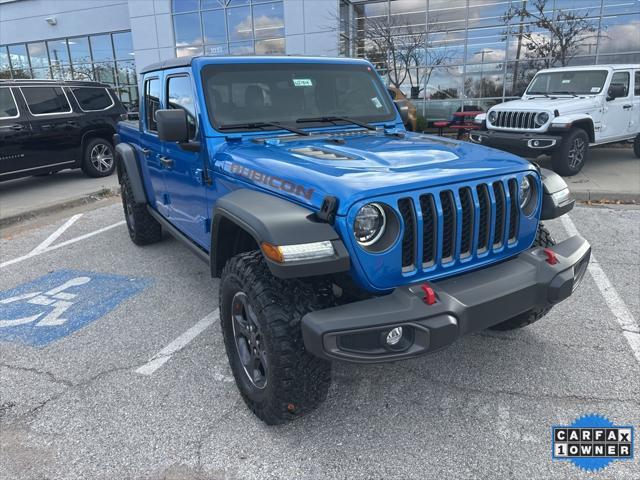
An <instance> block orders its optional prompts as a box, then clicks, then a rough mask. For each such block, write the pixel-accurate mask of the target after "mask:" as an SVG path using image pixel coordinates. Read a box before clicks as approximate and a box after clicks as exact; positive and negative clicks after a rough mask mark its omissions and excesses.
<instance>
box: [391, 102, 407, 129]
mask: <svg viewBox="0 0 640 480" xmlns="http://www.w3.org/2000/svg"><path fill="white" fill-rule="evenodd" d="M393 103H394V105H395V106H396V108H397V109H398V113H400V118H401V119H402V123H404V124H405V125H406V124H407V123H409V103H408V102H407V101H406V100H394V101H393Z"/></svg>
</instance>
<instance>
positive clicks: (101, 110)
mask: <svg viewBox="0 0 640 480" xmlns="http://www.w3.org/2000/svg"><path fill="white" fill-rule="evenodd" d="M67 88H68V89H69V91H70V92H71V95H73V98H74V99H75V101H76V103H77V104H78V108H79V109H80V110H81V111H82V112H85V113H89V112H104V111H105V110H109V109H110V108H112V107H113V106H114V105H115V104H116V102H115V100H114V99H113V97H112V96H111V93H110V92H109V89H108V88H106V87H96V86H93V85H89V86H86V87H84V86H73V87H69V86H67ZM74 88H76V89H80V88H99V89H102V90H104V91H105V92H106V94H107V97H109V100H111V105H109V106H108V107H105V108H99V109H97V110H85V109H84V108H82V105H81V104H80V101H79V100H78V97H77V96H76V92H74V91H73V89H74Z"/></svg>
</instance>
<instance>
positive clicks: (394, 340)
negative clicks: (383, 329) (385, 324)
mask: <svg viewBox="0 0 640 480" xmlns="http://www.w3.org/2000/svg"><path fill="white" fill-rule="evenodd" d="M400 340H402V327H396V328H394V329H392V330H391V331H389V333H387V345H389V346H394V345H397V344H398V342H400Z"/></svg>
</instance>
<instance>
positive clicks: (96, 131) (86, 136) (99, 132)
mask: <svg viewBox="0 0 640 480" xmlns="http://www.w3.org/2000/svg"><path fill="white" fill-rule="evenodd" d="M115 133H116V130H115V128H113V127H112V126H110V125H104V126H102V127H99V128H92V129H91V130H87V131H85V132H84V133H83V134H82V138H81V140H80V147H81V149H82V154H83V155H84V150H85V147H86V146H87V143H89V142H90V141H91V140H93V139H94V138H100V139H102V140H106V141H107V142H109V144H111V145H112V146H113V135H114V134H115Z"/></svg>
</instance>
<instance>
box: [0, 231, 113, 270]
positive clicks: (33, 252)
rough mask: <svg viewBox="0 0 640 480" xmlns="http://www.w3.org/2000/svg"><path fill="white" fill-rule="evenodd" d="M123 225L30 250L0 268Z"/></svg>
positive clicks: (2, 264) (0, 264) (4, 263)
mask: <svg viewBox="0 0 640 480" xmlns="http://www.w3.org/2000/svg"><path fill="white" fill-rule="evenodd" d="M124 224H125V221H124V220H121V221H119V222H116V223H114V224H111V225H108V226H106V227H103V228H99V229H98V230H95V231H93V232H89V233H85V234H84V235H80V236H79V237H76V238H72V239H70V240H66V241H64V242H60V243H58V244H57V245H53V246H50V247H47V248H45V249H44V250H40V251H37V252H36V251H35V250H32V251H31V252H29V253H27V254H26V255H23V256H21V257H18V258H14V259H12V260H7V261H6V262H2V263H0V268H4V267H8V266H9V265H13V264H15V263H20V262H22V261H23V260H28V259H29V258H32V257H36V256H38V255H42V254H43V253H47V252H51V251H52V250H57V249H58V248H62V247H66V246H67V245H71V244H72V243H76V242H79V241H81V240H85V239H87V238H90V237H93V236H94V235H98V234H99V233H102V232H106V231H107V230H111V229H112V228H115V227H119V226H120V225H124Z"/></svg>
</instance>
